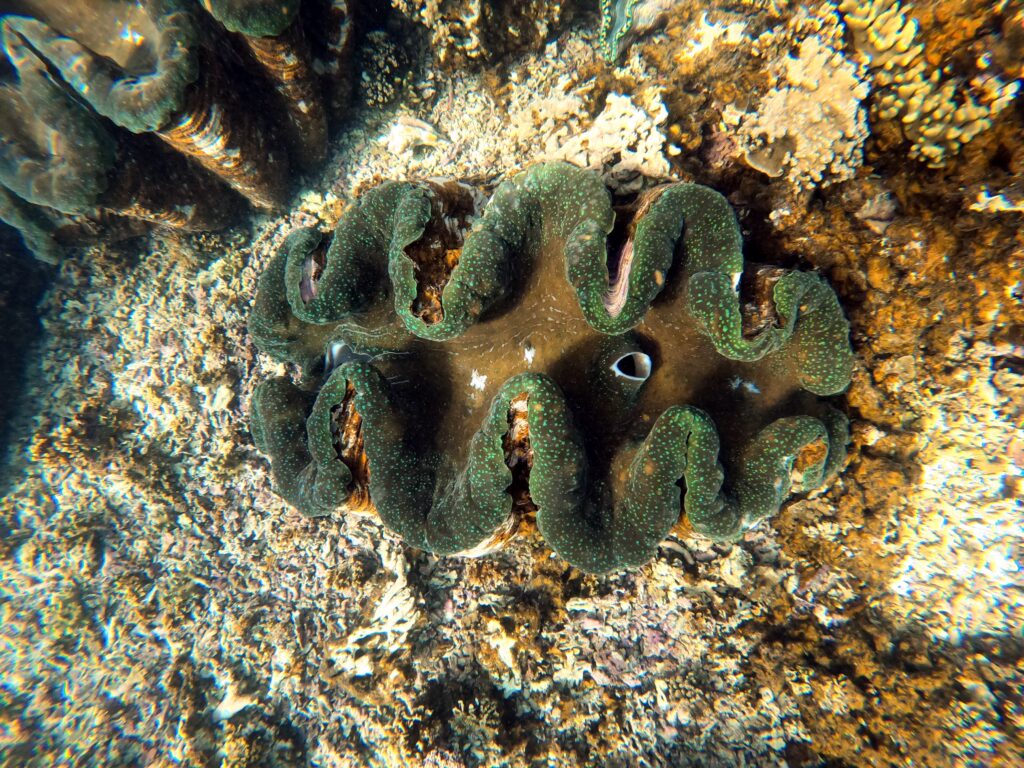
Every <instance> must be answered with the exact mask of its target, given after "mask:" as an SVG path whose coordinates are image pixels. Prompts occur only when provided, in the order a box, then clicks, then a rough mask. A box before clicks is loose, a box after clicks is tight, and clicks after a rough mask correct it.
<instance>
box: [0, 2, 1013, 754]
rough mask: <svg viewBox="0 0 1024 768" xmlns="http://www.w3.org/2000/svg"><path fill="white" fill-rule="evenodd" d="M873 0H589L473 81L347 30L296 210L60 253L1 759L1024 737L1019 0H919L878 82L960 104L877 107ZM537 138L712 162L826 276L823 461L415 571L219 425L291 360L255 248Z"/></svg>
mask: <svg viewBox="0 0 1024 768" xmlns="http://www.w3.org/2000/svg"><path fill="white" fill-rule="evenodd" d="M395 5H396V7H398V6H400V5H407V6H410V8H413V10H408V9H407V12H408V13H410V14H412V13H414V11H415V8H414V7H415V6H417V4H416V3H414V2H404V3H396V4H395ZM423 5H424V6H425V7H426V6H433V5H435V4H430V3H427V4H423ZM442 5H443V4H442ZM452 5H453V6H457V5H460V4H459V3H452ZM554 5H558V4H557V3H556V4H554ZM874 5H879V6H889V7H891V6H896V7H897V10H898V11H899V5H900V4H899V3H888V4H886V3H875V4H874ZM870 6H872V3H860V4H858V3H849V2H844V3H840V4H831V3H799V4H797V3H785V2H775V3H765V2H727V3H716V4H689V3H686V4H682V5H681V7H679V8H677V9H676V10H675V12H674V13H673V14H671V15H670V17H669V18H668V19H666V20H665V23H664V24H663V25H662V26H661V27H660V28H659V29H658V30H656V31H655V33H654V34H652V35H650V36H647V37H644V38H642V39H640V40H638V41H637V42H635V43H634V44H633V45H632V46H631V47H630V48H628V49H627V50H626V51H625V52H624V53H623V55H622V57H621V59H620V62H619V64H618V65H617V66H611V65H608V64H607V63H606V62H604V61H603V60H602V58H601V55H600V46H599V45H598V40H597V37H596V36H597V26H598V25H597V19H596V17H595V16H594V15H593V14H590V15H588V14H587V13H578V14H576V15H574V16H571V19H570V15H569V14H566V16H565V18H564V19H562V21H561V22H560V23H561V26H560V27H559V26H557V25H556V24H555V19H556V18H557V14H554V15H553V16H552V17H551V18H550V19H548V21H551V24H552V28H551V29H550V30H548V31H547V33H546V34H547V38H548V42H547V43H544V42H543V39H544V36H541V42H540V44H539V45H540V48H539V50H536V51H534V52H526V53H522V52H520V51H518V50H511V49H510V50H505V49H502V51H501V55H500V56H499V57H498V58H497V63H498V66H497V67H493V68H488V69H487V70H478V69H475V68H474V66H473V61H472V60H473V59H474V57H473V56H469V59H470V60H471V61H469V62H468V63H466V64H465V66H462V65H461V64H460V65H459V66H457V67H455V68H453V66H452V61H461V59H458V57H455V58H445V59H444V60H440V59H434V60H432V59H431V57H430V56H429V54H424V56H422V57H421V58H420V59H419V60H418V62H417V61H413V64H414V66H412V67H411V68H408V69H406V70H404V71H403V70H402V67H403V66H406V65H405V64H402V63H401V62H399V59H400V58H401V57H398V56H396V55H393V52H394V49H395V48H396V46H395V44H394V42H388V36H387V35H388V33H387V32H386V31H382V32H381V33H380V34H376V33H375V35H371V36H368V37H367V39H366V42H365V43H364V48H363V50H362V51H361V53H360V56H361V61H362V62H363V64H362V66H363V67H364V71H365V73H366V74H367V77H365V78H364V81H363V90H362V94H361V98H362V99H363V102H364V106H363V107H362V108H360V109H359V110H357V112H356V113H355V114H354V116H353V118H352V121H351V123H350V124H349V125H348V127H347V128H346V129H345V130H343V131H342V132H341V134H340V135H339V136H338V138H337V139H336V141H335V142H334V145H333V153H332V155H331V157H330V159H329V160H328V162H327V163H326V164H325V168H324V171H323V172H322V173H321V174H315V175H313V176H311V177H310V178H308V180H306V182H305V183H304V188H305V189H307V190H310V191H307V192H305V193H302V194H299V195H298V196H297V197H296V199H295V200H294V201H293V203H292V207H291V212H290V213H289V214H287V215H284V216H280V217H271V216H259V217H257V218H256V220H255V222H254V224H253V227H252V230H248V229H245V230H242V229H238V230H232V231H229V232H227V233H221V234H217V235H187V236H181V235H175V236H172V235H165V234H161V233H154V234H152V235H150V236H149V238H148V239H147V240H145V241H143V242H142V243H141V244H140V243H139V241H128V242H123V243H120V244H118V245H115V246H111V245H106V246H105V245H96V246H92V247H90V248H87V249H77V250H73V251H71V252H69V254H68V255H67V257H66V258H65V259H64V260H63V261H62V262H61V263H60V264H59V266H58V267H57V271H56V274H55V276H54V279H53V284H52V287H51V289H50V290H49V292H48V293H47V294H46V295H45V297H44V299H43V301H42V305H41V313H42V325H43V329H44V334H43V336H42V338H41V339H40V340H38V341H36V342H34V343H35V344H36V347H37V351H36V353H35V355H36V358H35V359H36V361H37V362H36V363H35V364H34V365H33V366H30V370H29V374H28V381H27V383H26V387H25V390H24V391H23V392H22V393H21V394H20V399H19V400H18V401H17V402H16V403H15V404H13V405H11V404H7V403H5V404H4V412H5V413H12V414H14V415H13V417H12V418H11V420H10V424H9V425H8V426H7V429H8V431H9V432H10V433H11V434H12V440H13V443H12V448H11V453H12V457H11V460H10V462H9V464H8V466H7V467H6V469H5V474H4V476H3V478H2V480H0V482H2V485H0V487H2V488H3V494H4V495H3V498H2V500H0V534H2V543H0V764H3V765H9V766H36V765H38V766H51V765H80V766H92V765H97V766H112V765H116V766H120V765H140V766H171V765H190V766H192V765H195V766H239V767H241V766H306V765H315V766H361V765H373V766H403V765H427V766H500V765H509V766H541V765H543V766H547V765H551V766H556V765H557V766H561V765H590V766H619V765H621V766H635V765H651V766H681V765H694V766H698V765H699V766H736V765H756V766H769V765H785V766H817V765H825V766H860V765H873V766H874V765H878V766H886V765H910V764H913V765H923V766H1011V765H1020V764H1021V763H1022V762H1024V740H1022V737H1021V733H1022V730H1024V672H1022V655H1024V654H1022V651H1024V637H1022V629H1021V627H1022V619H1024V585H1022V578H1021V573H1022V571H1021V561H1022V554H1024V552H1022V538H1021V530H1022V521H1024V515H1022V511H1024V510H1022V506H1024V505H1022V497H1024V479H1022V476H1024V431H1022V430H1024V255H1022V254H1024V234H1022V231H1021V223H1022V216H1024V201H1022V195H1024V140H1022V135H1024V110H1022V107H1021V103H1020V100H1019V99H1018V100H1017V101H1011V102H1009V104H1008V106H1007V105H1002V106H1000V104H1001V102H1000V101H999V100H1000V99H1004V98H1005V97H1006V95H1007V94H1006V90H1005V86H1006V84H1007V83H1010V82H1012V81H1014V80H1016V79H1018V78H1020V77H1021V76H1022V75H1024V71H1022V70H1021V64H1020V62H1021V61H1022V60H1024V58H1022V55H1021V49H1022V46H1024V11H1022V10H1021V6H1020V4H1017V3H1005V2H1003V3H994V4H993V3H982V2H974V1H972V0H938V1H935V0H931V1H925V2H920V3H917V4H916V6H915V8H914V9H913V11H912V13H913V19H914V20H916V23H917V24H918V30H917V31H916V38H915V39H916V41H917V42H918V43H920V44H923V45H924V48H923V49H922V50H921V51H919V52H918V53H917V54H916V57H914V56H901V57H900V61H899V62H897V64H896V68H897V69H899V67H903V69H902V70H900V71H901V72H903V74H902V75H901V77H903V78H904V79H903V80H901V81H899V82H900V83H901V84H902V85H904V86H905V89H904V92H910V91H912V90H913V88H915V87H932V86H922V85H920V83H931V82H932V80H931V79H929V78H930V74H929V73H930V72H931V71H933V70H934V71H938V69H939V68H940V67H947V69H948V71H949V74H947V73H946V70H943V72H942V77H943V78H949V79H948V80H945V81H943V82H952V83H954V85H955V86H956V88H957V89H959V90H956V89H953V88H951V89H950V93H949V95H948V99H949V100H951V101H950V103H953V104H955V105H959V106H962V105H963V104H965V103H968V100H973V102H971V103H974V104H975V105H976V106H978V107H979V109H981V112H978V113H977V114H976V113H975V112H974V111H972V112H971V115H975V116H974V117H970V116H968V117H970V120H967V118H964V119H965V121H966V122H964V123H963V124H960V123H957V124H954V122H951V121H952V118H949V119H947V118H945V117H942V114H943V110H942V109H940V108H938V107H936V108H935V109H933V110H932V112H931V113H929V114H930V115H931V117H927V116H926V117H927V119H925V117H920V116H919V115H917V114H915V113H914V111H913V108H912V107H913V105H910V106H908V105H907V104H906V103H896V102H894V100H893V99H894V97H892V96H891V92H890V91H887V90H886V88H887V87H888V86H887V85H886V84H885V82H884V78H883V79H879V77H880V76H879V74H878V67H877V66H876V67H875V69H873V68H872V67H873V62H872V61H871V60H870V57H869V56H868V55H867V54H866V53H865V51H866V50H868V48H867V46H866V44H863V45H861V50H858V39H859V38H858V33H857V31H856V26H855V25H856V24H857V23H860V22H858V21H857V20H858V19H860V18H861V16H865V15H870V14H869V11H870ZM865 9H867V10H865ZM435 10H436V9H435ZM422 13H424V14H425V13H426V10H422ZM858 13H860V14H861V16H858V15H857V14H858ZM899 13H908V12H905V11H899ZM897 15H899V14H897ZM566 19H570V20H569V21H566ZM851 19H852V21H851ZM909 19H910V16H909V15H905V16H904V20H905V23H904V24H903V26H900V25H899V24H897V25H896V26H897V27H899V29H896V30H895V32H893V34H896V33H899V32H905V31H906V29H907V27H906V24H908V23H910V21H909ZM548 21H545V25H546V24H547V23H548ZM869 21H870V19H869ZM869 27H870V24H869ZM559 30H561V31H559ZM493 31H494V30H493V29H492V30H490V33H493ZM912 31H913V30H912ZM391 34H392V40H393V39H395V38H396V32H395V31H394V30H392V32H391ZM883 37H884V36H883ZM486 39H487V38H486V35H485V36H482V37H481V40H483V41H484V42H481V41H480V40H478V41H477V42H476V43H474V45H475V46H477V47H479V46H480V45H485V44H486ZM429 43H430V35H425V36H424V37H423V40H422V44H423V45H424V46H427V45H429ZM876 43H877V40H876ZM388 45H390V46H391V49H388V47H387V46H388ZM466 45H468V44H466ZM510 48H511V47H510ZM880 48H884V46H880V45H874V47H873V48H870V52H872V53H873V54H874V57H875V62H874V64H875V65H877V61H878V60H879V59H880V58H885V55H886V54H885V52H884V51H882V52H879V49H880ZM389 50H391V51H392V53H388V51H389ZM409 50H410V51H411V50H412V49H409ZM462 50H463V53H465V51H466V50H469V51H471V52H472V51H474V50H477V48H465V47H464V48H463V49H462ZM453 56H454V54H453ZM410 58H412V57H410ZM915 67H916V68H918V69H915ZM890 69H892V67H890ZM915 72H917V74H915ZM922 73H924V74H922ZM918 75H920V77H918ZM915 78H917V79H915ZM921 78H923V79H921ZM908 83H909V84H911V85H908ZM915 83H916V84H917V85H914V84H915ZM933 85H934V84H933ZM1001 89H1002V90H1001ZM934 91H935V92H936V93H940V96H941V88H940V87H939V86H937V85H934ZM897 93H898V91H897ZM887 94H888V95H887ZM943 98H946V97H943ZM936 99H938V100H939V101H941V98H940V97H936ZM982 107H985V108H986V109H988V116H985V114H984V112H985V110H984V109H982ZM923 111H924V112H927V109H925V110H923ZM917 112H922V110H920V109H919V110H917ZM935 115H939V117H935ZM908 117H909V118H911V119H906V118H908ZM787 119H789V120H792V123H791V124H787V123H786V122H785V121H786V120H787ZM915 119H917V122H915ZM943 120H945V122H943ZM979 120H980V121H983V123H984V124H980V125H975V123H977V122H978V121H979ZM929 121H930V122H929ZM808 125H812V126H814V127H813V130H808V129H807V126H808ZM936 125H938V127H937V128H936V127H935V126H936ZM974 134H976V135H974ZM964 135H970V137H971V139H970V141H968V142H966V143H965V144H964V145H963V146H960V145H959V143H958V142H959V139H958V138H957V137H963V136H964ZM915 147H916V149H915ZM554 158H560V159H568V160H570V161H573V162H576V163H578V164H581V165H586V166H589V167H594V168H599V169H601V170H602V171H604V172H605V174H606V181H607V182H608V184H609V185H610V186H612V187H613V188H617V189H619V190H622V191H628V190H630V189H635V188H638V187H639V186H641V185H642V184H643V183H644V181H643V177H658V176H671V177H674V178H681V179H685V180H692V181H697V182H700V183H703V184H708V185H710V186H713V187H715V188H716V189H718V190H719V191H721V192H722V193H723V194H725V195H727V197H728V198H729V200H730V202H731V203H732V205H733V206H734V207H735V208H736V209H737V210H738V211H739V213H740V216H741V224H742V225H743V228H744V234H745V240H746V246H745V247H746V251H747V256H748V257H749V258H751V259H754V260H757V261H764V262H776V263H782V264H786V265H790V266H800V267H801V268H804V269H817V270H819V271H820V272H821V273H822V274H823V275H824V276H826V277H827V279H828V280H829V281H830V282H831V284H832V285H833V286H835V289H836V291H837V293H838V294H839V297H840V301H841V302H842V304H843V305H844V307H845V308H846V311H847V314H848V316H849V319H850V322H851V326H852V341H853V345H854V348H855V350H856V354H857V365H856V370H855V374H854V381H853V384H852V386H851V388H850V390H849V392H848V393H846V394H845V395H844V396H841V397H839V398H837V399H836V404H837V405H838V406H839V407H841V408H843V409H844V410H846V411H847V412H848V414H849V416H850V420H851V426H852V444H851V446H850V458H849V461H848V465H847V467H846V469H845V471H844V472H843V473H842V474H841V475H840V477H839V478H838V480H837V481H836V482H835V483H833V484H832V486H831V487H830V488H829V489H827V491H826V492H824V493H821V494H819V495H818V496H816V497H815V498H812V499H805V500H800V501H797V502H795V503H792V504H789V505H788V506H786V507H785V508H784V509H783V510H782V512H781V513H780V514H778V515H776V516H775V517H773V518H772V519H770V520H768V521H765V522H763V523H761V524H759V525H758V526H757V527H756V528H755V529H753V530H752V531H751V532H750V533H748V534H747V536H746V537H745V538H744V540H743V541H742V542H740V543H738V544H736V545H734V546H731V547H722V546H714V545H712V544H711V543H710V542H709V541H707V540H705V539H702V538H701V537H699V536H696V535H694V534H692V533H691V532H689V531H688V530H687V529H686V527H685V525H683V526H680V527H679V529H678V530H677V531H676V534H675V535H674V536H673V537H672V538H670V539H669V540H667V541H666V542H665V543H664V544H663V546H662V547H661V549H660V551H659V555H658V557H657V558H656V559H655V560H654V561H653V562H651V563H649V564H648V565H646V566H644V567H643V568H641V569H639V570H636V571H633V572H629V573H624V574H621V575H616V576H608V577H593V576H584V575H583V574H581V573H579V572H578V571H575V570H574V569H572V568H571V567H569V566H567V565H566V564H565V563H564V561H561V560H559V559H557V558H554V557H552V556H551V553H550V551H549V550H547V549H546V548H545V547H544V545H543V541H542V539H541V538H540V537H539V536H538V535H537V534H536V532H535V531H529V530H527V532H526V533H525V535H521V536H520V537H519V538H517V539H516V540H515V541H514V542H513V543H512V544H511V546H510V547H508V548H507V549H505V550H503V551H501V552H499V553H498V554H495V555H491V556H488V557H485V558H482V559H475V560H470V559H455V558H436V557H433V556H430V555H426V554H424V553H422V552H420V551H417V550H413V549H410V548H408V547H405V546H404V545H402V544H401V543H400V542H399V541H398V540H397V539H396V538H394V537H393V536H392V535H391V534H389V533H387V532H386V531H385V530H384V529H383V528H382V526H381V525H380V524H379V523H378V522H376V521H375V520H374V519H373V518H366V517H359V516H347V517H346V516H332V517H328V518H324V519H318V520H308V519H304V518H303V517H301V516H300V515H299V514H298V513H296V512H295V511H293V510H291V509H289V508H288V507H287V506H286V505H285V504H284V502H282V501H281V500H280V498H279V497H278V496H276V495H275V494H274V492H273V491H272V488H271V483H270V477H269V471H268V465H267V462H266V461H265V459H263V458H262V457H261V456H260V455H259V454H258V452H257V451H256V450H255V447H254V446H253V443H252V439H251V436H250V434H249V427H248V409H249V399H250V395H251V392H252V389H253V387H254V386H255V384H256V383H257V382H258V381H260V380H262V379H264V378H267V377H268V376H270V375H275V374H280V373H283V372H284V370H285V369H284V367H283V366H279V365H275V364H273V363H272V362H271V361H269V359H266V358H263V357H261V356H260V355H259V354H257V352H256V350H255V348H254V346H253V345H252V343H251V341H250V339H249V338H248V336H247V332H246V318H247V316H248V313H249V309H250V306H251V303H252V300H253V297H254V295H255V286H256V279H257V277H258V276H259V274H260V272H261V271H262V270H263V268H264V267H265V265H266V264H267V262H268V260H269V258H270V256H271V255H272V253H273V252H274V250H275V248H276V247H277V246H278V245H279V244H280V242H281V241H282V240H283V238H284V237H285V235H286V234H287V233H288V232H289V231H290V230H291V229H293V228H294V227H296V226H300V225H301V226H308V225H312V226H320V227H322V228H324V229H330V228H331V227H332V226H333V224H334V222H335V221H336V220H337V217H338V215H339V213H340V211H341V210H342V209H343V208H344V206H345V205H346V203H347V202H348V201H350V200H351V199H352V198H353V196H354V195H355V194H357V193H358V192H359V191H360V190H361V189H364V188H365V187H366V186H368V185H369V184H371V183H373V182H374V181H376V180H379V179H384V178H410V177H427V176H433V175H448V176H458V177H463V178H470V179H473V180H476V181H479V182H493V181H495V180H497V179H499V178H502V177H504V176H505V175H507V174H508V173H510V172H512V171H514V170H517V169H519V168H522V167H524V166H526V165H528V164H529V163H531V162H535V161H538V160H542V159H554ZM930 166H936V167H930ZM5 242H6V241H5ZM2 287H3V291H4V293H2V294H0V296H2V297H3V299H2V300H3V301H5V302H6V301H10V300H11V299H10V298H9V297H10V295H11V293H10V291H11V288H10V287H9V286H7V285H6V284H3V285H2ZM12 396H13V395H12Z"/></svg>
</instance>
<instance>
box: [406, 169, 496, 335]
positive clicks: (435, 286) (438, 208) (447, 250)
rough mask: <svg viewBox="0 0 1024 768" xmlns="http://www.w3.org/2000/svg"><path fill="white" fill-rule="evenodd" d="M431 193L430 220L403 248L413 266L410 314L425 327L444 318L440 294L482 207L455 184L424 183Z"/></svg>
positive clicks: (476, 197) (472, 194) (471, 191)
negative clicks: (412, 293) (413, 278)
mask: <svg viewBox="0 0 1024 768" xmlns="http://www.w3.org/2000/svg"><path fill="white" fill-rule="evenodd" d="M425 184H426V186H427V188H428V190H429V192H430V204H431V210H430V219H429V221H427V224H426V226H425V227H424V228H423V234H422V235H420V236H419V238H417V240H416V241H415V242H413V243H410V244H409V245H407V246H406V247H405V255H406V256H408V257H409V258H410V259H411V260H412V262H413V264H414V265H415V275H416V298H415V300H414V301H413V304H412V312H413V314H414V315H416V317H418V318H420V320H422V321H423V322H424V323H426V324H427V325H434V324H436V323H439V322H441V321H442V320H443V319H444V307H443V306H442V305H441V294H442V293H443V292H444V288H445V286H446V285H447V284H448V281H449V280H451V277H452V271H453V270H454V269H455V267H456V266H457V265H458V263H459V259H460V258H461V257H462V244H463V242H464V241H465V239H466V233H467V232H469V228H470V226H471V224H472V222H473V219H474V218H476V216H477V214H478V213H479V211H480V208H481V206H482V202H483V201H482V200H481V195H480V194H479V193H478V192H477V191H476V190H475V189H473V188H472V187H470V186H467V185H466V184H460V183H458V182H446V183H437V182H431V181H428V182H425Z"/></svg>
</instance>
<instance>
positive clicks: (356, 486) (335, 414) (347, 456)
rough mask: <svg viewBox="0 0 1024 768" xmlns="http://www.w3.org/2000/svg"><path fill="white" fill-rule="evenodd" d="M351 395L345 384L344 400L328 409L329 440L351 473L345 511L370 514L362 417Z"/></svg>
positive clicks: (352, 388) (368, 482)
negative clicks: (329, 422) (329, 418)
mask: <svg viewBox="0 0 1024 768" xmlns="http://www.w3.org/2000/svg"><path fill="white" fill-rule="evenodd" d="M355 396H356V390H355V387H353V386H352V383H351V382H348V383H347V384H346V387H345V397H343V398H342V400H341V403H339V404H338V405H335V406H334V407H333V408H331V440H332V443H333V445H334V452H335V453H336V454H337V455H338V458H339V459H340V460H341V462H342V463H343V464H344V465H345V466H346V467H348V469H349V471H350V472H351V473H352V481H351V482H350V483H349V486H348V499H347V500H346V501H345V510H346V511H347V512H356V513H361V514H374V513H375V508H374V506H373V501H372V500H371V499H370V462H369V459H368V458H367V456H366V449H365V446H364V445H363V417H362V416H361V415H360V414H359V411H357V410H356V405H355Z"/></svg>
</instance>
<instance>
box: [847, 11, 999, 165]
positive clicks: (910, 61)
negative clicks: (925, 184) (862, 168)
mask: <svg viewBox="0 0 1024 768" xmlns="http://www.w3.org/2000/svg"><path fill="white" fill-rule="evenodd" d="M839 10H840V12H841V13H842V15H843V18H844V20H845V21H846V26H847V28H848V29H849V30H850V33H851V34H852V36H853V43H854V47H855V48H856V49H857V51H858V52H859V53H860V55H861V56H862V57H863V58H864V60H865V62H866V63H867V64H868V65H869V66H870V67H871V69H872V70H873V73H874V79H875V84H876V86H877V87H878V88H879V91H878V92H877V96H876V99H875V112H876V114H877V116H878V117H879V118H881V119H883V120H892V119H895V118H897V117H899V119H900V121H901V122H902V123H903V130H904V132H905V134H906V136H907V138H908V139H910V141H911V147H910V154H911V156H912V157H915V158H917V159H919V160H923V161H924V162H926V163H927V164H928V166H929V167H931V168H939V167H941V166H942V165H944V164H945V162H946V160H947V159H948V158H949V157H950V156H952V155H955V154H956V153H957V152H959V151H960V148H961V147H962V146H963V145H964V144H966V143H967V142H969V141H970V140H971V139H973V138H974V137H975V136H977V135H978V134H979V133H981V132H982V131H984V130H985V129H987V128H988V127H989V126H991V125H992V118H994V117H995V116H996V115H998V114H999V113H1000V112H1002V111H1003V110H1004V109H1005V108H1006V107H1007V106H1008V105H1009V104H1010V103H1011V102H1012V101H1013V99H1014V97H1015V96H1016V95H1017V90H1018V87H1019V83H1018V82H1016V81H1013V82H1010V83H1004V82H1003V81H1002V80H1000V79H999V78H998V77H997V76H995V75H991V76H988V77H985V78H975V80H973V81H971V84H970V85H971V88H970V90H969V89H968V88H965V87H964V86H963V85H962V84H961V83H960V82H958V81H956V80H943V79H942V77H941V75H940V72H939V70H937V69H933V70H931V71H929V68H928V65H927V64H926V62H925V58H924V50H925V47H924V44H923V43H920V42H918V41H917V31H918V27H917V21H915V20H914V19H913V18H910V17H909V16H908V15H907V13H906V11H905V10H904V8H903V6H902V5H901V3H900V2H899V0H842V2H841V3H840V5H839Z"/></svg>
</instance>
